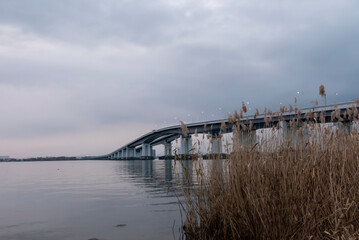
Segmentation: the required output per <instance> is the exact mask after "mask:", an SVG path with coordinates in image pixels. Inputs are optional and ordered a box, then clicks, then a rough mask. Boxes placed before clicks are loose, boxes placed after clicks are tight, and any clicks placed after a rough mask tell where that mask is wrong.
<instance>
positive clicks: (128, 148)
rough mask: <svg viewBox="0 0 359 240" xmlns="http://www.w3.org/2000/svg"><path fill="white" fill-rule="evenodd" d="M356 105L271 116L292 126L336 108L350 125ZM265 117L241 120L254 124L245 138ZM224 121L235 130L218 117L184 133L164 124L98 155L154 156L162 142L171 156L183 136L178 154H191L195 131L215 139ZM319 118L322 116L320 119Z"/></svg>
mask: <svg viewBox="0 0 359 240" xmlns="http://www.w3.org/2000/svg"><path fill="white" fill-rule="evenodd" d="M352 107H355V108H357V109H359V106H358V105H357V104H355V103H354V102H347V103H342V104H336V105H327V106H325V107H324V106H321V107H315V108H314V107H311V108H303V109H299V111H300V112H301V113H300V114H296V113H293V112H292V113H289V112H286V113H284V114H283V115H282V116H281V117H279V116H272V119H271V124H272V125H273V124H277V123H278V122H282V123H283V124H284V125H282V126H289V124H288V122H289V121H290V120H292V119H293V118H297V119H300V120H301V121H302V122H303V123H305V122H307V116H306V113H308V112H313V113H317V114H318V118H319V116H320V113H321V112H322V111H324V115H325V122H326V123H328V122H336V121H337V119H334V120H333V119H332V118H331V115H332V113H333V111H335V110H338V111H339V114H340V116H341V117H342V118H343V123H344V124H345V125H348V124H349V125H350V126H349V128H351V125H352V122H350V120H349V119H348V118H346V111H347V109H348V108H349V109H352ZM266 117H267V118H269V115H268V114H267V115H264V114H261V115H258V116H256V117H255V116H248V117H247V116H245V117H244V119H242V120H241V121H240V122H241V123H242V124H244V125H249V124H250V122H252V124H253V128H252V130H253V131H252V135H251V136H244V137H245V138H248V137H251V138H253V141H255V138H256V135H255V134H256V131H255V130H258V129H262V128H268V127H269V126H268V125H267V124H266ZM222 122H224V123H225V124H226V131H225V133H230V132H232V127H233V124H232V123H230V122H229V121H228V119H219V120H213V121H205V122H197V123H190V124H187V125H186V127H187V129H188V136H184V134H183V131H182V127H181V125H175V126H170V127H165V128H161V129H157V130H153V131H152V132H149V133H147V134H145V135H143V136H141V137H139V138H137V139H135V140H133V141H132V142H129V143H128V144H126V145H124V146H122V147H120V148H118V149H117V150H115V151H113V152H111V153H109V154H106V155H103V156H98V157H97V158H100V159H154V158H155V152H154V150H152V147H153V146H156V145H160V144H163V145H164V146H165V155H166V156H168V157H170V156H172V148H171V142H172V141H173V140H175V139H180V148H179V149H178V152H177V153H178V154H180V155H181V154H190V153H191V149H192V143H191V135H193V134H196V133H199V134H201V133H204V134H211V135H212V137H213V139H215V137H216V136H218V134H219V133H220V132H222V131H223V130H221V124H222ZM318 122H319V119H318ZM212 153H215V154H220V153H222V143H221V142H220V141H212Z"/></svg>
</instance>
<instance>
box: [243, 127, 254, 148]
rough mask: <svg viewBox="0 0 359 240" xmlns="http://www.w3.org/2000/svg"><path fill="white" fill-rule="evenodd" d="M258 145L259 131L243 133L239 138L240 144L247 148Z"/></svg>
mask: <svg viewBox="0 0 359 240" xmlns="http://www.w3.org/2000/svg"><path fill="white" fill-rule="evenodd" d="M256 143H257V131H256V130H255V129H253V130H250V131H243V132H241V133H240V136H239V144H240V145H241V146H245V147H252V146H253V145H254V144H256Z"/></svg>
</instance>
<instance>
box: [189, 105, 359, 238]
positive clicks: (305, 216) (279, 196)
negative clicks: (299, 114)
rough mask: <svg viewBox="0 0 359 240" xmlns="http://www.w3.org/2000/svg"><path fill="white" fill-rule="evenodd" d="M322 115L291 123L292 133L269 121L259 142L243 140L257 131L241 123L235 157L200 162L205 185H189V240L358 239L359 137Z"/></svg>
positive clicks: (201, 182) (199, 174)
mask: <svg viewBox="0 0 359 240" xmlns="http://www.w3.org/2000/svg"><path fill="white" fill-rule="evenodd" d="M290 109H291V107H290ZM290 111H291V110H290ZM355 111H357V110H356V108H355V110H353V109H352V110H351V112H355ZM273 114H274V113H271V114H270V115H273ZM348 114H349V113H348ZM351 115H352V118H351V119H352V120H353V121H354V122H356V123H357V122H358V114H356V117H355V118H354V116H353V115H354V114H353V113H351ZM315 116H317V114H316V115H314V114H313V115H312V116H309V117H308V119H309V120H310V121H309V123H308V124H303V123H300V122H298V121H293V122H291V123H290V124H289V125H290V126H291V128H290V129H289V131H284V132H286V134H287V135H285V134H284V132H282V131H283V130H280V129H281V126H283V125H281V124H276V125H274V124H273V123H271V122H268V127H271V129H272V130H271V131H272V133H273V135H272V136H271V137H269V138H268V139H261V140H260V141H257V143H255V144H253V143H248V142H247V143H245V142H243V141H247V140H242V141H241V140H238V139H245V138H241V137H240V136H244V135H245V134H247V133H250V131H251V130H250V128H249V127H246V128H245V127H243V126H241V125H240V124H239V123H238V122H237V125H235V128H234V131H235V132H234V136H235V137H234V138H235V139H233V140H234V144H235V145H234V146H233V148H234V152H233V153H232V155H231V157H230V159H228V160H225V161H213V162H212V163H208V164H209V166H210V167H207V168H204V167H203V165H201V164H197V165H196V166H198V167H197V168H196V169H195V172H196V176H197V178H198V183H199V184H198V185H197V186H196V187H195V188H194V189H191V190H188V188H186V189H187V190H184V192H185V196H186V198H185V199H186V200H185V202H184V203H183V209H184V211H185V213H186V221H185V223H184V227H183V234H184V237H185V238H186V239H263V240H264V239H265V240H268V239H333V240H334V239H338V240H339V239H359V134H358V132H357V131H356V130H352V131H350V132H349V131H346V130H345V129H346V128H344V127H343V128H342V129H344V130H339V129H337V130H335V129H333V128H331V127H323V125H320V124H319V123H316V122H319V119H317V118H316V117H315ZM238 117H239V116H238V113H237V112H235V114H234V116H233V117H231V118H232V119H237V120H238ZM266 117H267V119H271V116H269V115H268V116H266ZM333 117H335V118H338V116H336V114H334V116H333ZM339 120H342V119H339ZM268 121H269V120H268ZM338 125H339V126H342V125H343V126H345V123H344V122H343V123H341V122H339V123H338ZM288 133H290V134H288ZM284 135H285V136H289V137H288V138H285V137H284ZM247 139H249V138H247ZM268 143H270V147H268Z"/></svg>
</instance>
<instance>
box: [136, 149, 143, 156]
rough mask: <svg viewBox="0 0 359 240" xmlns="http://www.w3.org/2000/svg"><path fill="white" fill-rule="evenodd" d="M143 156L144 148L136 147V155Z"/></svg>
mask: <svg viewBox="0 0 359 240" xmlns="http://www.w3.org/2000/svg"><path fill="white" fill-rule="evenodd" d="M141 156H142V148H137V149H135V157H136V158H138V159H140V158H141Z"/></svg>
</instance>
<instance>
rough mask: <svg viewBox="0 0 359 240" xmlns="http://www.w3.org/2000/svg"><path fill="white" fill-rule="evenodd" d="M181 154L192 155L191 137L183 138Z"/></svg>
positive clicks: (181, 139)
mask: <svg viewBox="0 0 359 240" xmlns="http://www.w3.org/2000/svg"><path fill="white" fill-rule="evenodd" d="M179 154H181V155H186V154H192V139H191V136H189V137H184V136H181V138H180V149H179Z"/></svg>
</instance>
